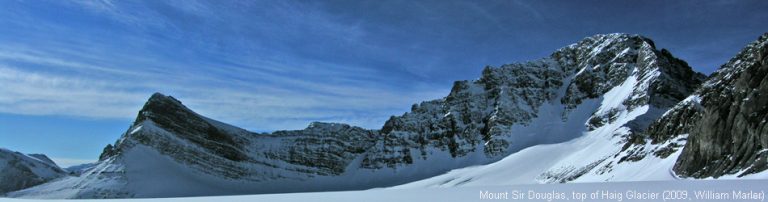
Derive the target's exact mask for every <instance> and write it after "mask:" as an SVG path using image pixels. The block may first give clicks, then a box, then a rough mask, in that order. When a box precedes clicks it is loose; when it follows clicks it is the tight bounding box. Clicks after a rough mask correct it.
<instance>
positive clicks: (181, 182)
mask: <svg viewBox="0 0 768 202" xmlns="http://www.w3.org/2000/svg"><path fill="white" fill-rule="evenodd" d="M761 39H762V38H761ZM764 49H765V48H763V49H761V50H764ZM763 53H764V52H761V53H755V54H752V55H753V56H744V58H749V57H752V58H762V59H761V61H764V60H765V59H764V58H765V57H764V56H765V54H763ZM742 61H746V59H743V60H742ZM753 63H754V62H753ZM760 64H765V63H764V62H762V63H760ZM753 66H754V65H753ZM728 68H730V67H728V65H726V66H724V67H723V69H728ZM746 69H755V68H752V67H750V68H746ZM750 71H751V70H750ZM760 71H762V70H760ZM760 71H758V70H754V71H752V72H758V73H757V75H760V74H759V72H760ZM721 72H727V71H726V70H721V71H719V72H718V75H715V76H713V77H711V78H710V80H708V81H707V84H705V87H703V88H700V86H701V84H702V82H704V81H705V79H706V76H704V75H702V74H700V73H696V72H694V71H693V70H691V68H690V67H689V66H688V65H687V63H685V62H684V61H682V60H680V59H677V58H675V57H674V56H672V54H671V53H669V51H667V50H664V49H662V50H657V49H656V47H655V44H654V43H653V41H651V40H650V39H648V38H645V37H642V36H638V35H629V34H606V35H595V36H591V37H587V38H585V39H583V40H581V41H579V42H577V43H575V44H572V45H569V46H566V47H564V48H561V49H559V50H557V51H555V52H554V53H553V54H552V55H551V56H549V57H547V58H543V59H539V60H535V61H530V62H525V63H515V64H509V65H503V66H501V67H486V68H485V69H484V70H483V71H482V75H481V77H480V78H479V79H477V80H473V81H457V82H455V83H454V86H453V88H452V90H451V92H450V94H449V95H448V96H446V97H445V98H442V99H437V100H432V101H426V102H422V103H419V104H415V105H413V106H412V110H411V111H410V112H407V113H405V114H403V115H401V116H393V117H391V118H390V119H389V120H388V121H387V122H386V123H385V124H384V126H383V127H382V128H381V130H367V129H363V128H359V127H354V126H349V125H346V124H338V123H319V122H315V123H312V124H310V125H309V126H308V127H307V128H306V129H303V130H294V131H277V132H274V133H261V134H259V133H253V132H249V131H246V130H243V129H240V128H237V127H234V126H230V125H227V124H224V123H221V122H218V121H215V120H212V119H209V118H206V117H204V116H202V115H199V114H197V113H195V112H194V111H192V110H190V109H189V108H187V107H186V106H184V105H183V104H182V102H181V101H179V100H176V99H175V98H173V97H170V96H165V95H162V94H159V93H156V94H154V95H152V96H151V97H150V99H149V100H148V101H147V103H146V104H145V105H144V107H143V108H142V109H141V110H140V111H139V114H138V116H137V117H136V120H135V121H134V123H133V124H132V125H131V127H130V128H129V129H128V130H127V131H126V132H125V133H124V134H123V136H122V137H121V138H120V139H119V140H117V142H116V143H115V144H113V145H108V146H107V147H106V148H105V149H104V152H103V153H102V154H101V156H100V161H99V162H98V163H97V164H96V165H94V166H93V168H90V169H87V170H85V171H84V172H82V173H81V174H80V175H79V176H67V177H64V178H62V179H60V180H56V181H53V182H50V183H46V184H43V185H39V186H35V187H32V188H29V189H25V190H21V191H16V192H12V193H9V194H8V195H9V196H11V197H31V198H123V197H175V196H204V195H228V194H257V193H282V192H303V191H331V190H359V189H367V188H373V187H386V186H393V185H399V184H404V183H409V182H414V181H417V180H422V179H426V180H422V181H418V182H414V183H411V184H408V185H405V186H462V185H468V184H486V185H487V184H494V183H502V184H519V183H553V182H571V181H611V180H642V179H674V178H675V177H677V176H676V174H675V173H672V172H671V170H670V169H671V168H672V166H673V164H674V163H675V160H676V159H677V162H678V164H679V165H680V166H676V167H675V168H676V169H675V171H678V173H679V174H680V175H682V176H683V177H687V176H691V177H707V176H718V175H716V174H717V172H708V173H702V174H698V175H696V174H690V173H688V172H686V169H688V166H694V167H695V166H702V165H703V166H718V165H719V164H717V163H714V164H713V163H711V162H708V161H706V160H704V159H702V158H698V157H697V156H701V154H695V153H704V154H706V155H711V153H712V152H711V151H712V150H711V149H710V148H707V149H709V150H701V149H692V151H688V150H691V149H689V148H688V147H689V146H685V149H683V151H682V153H683V154H682V155H681V150H680V148H683V146H684V145H688V144H693V143H691V142H698V141H710V142H711V140H712V139H713V138H711V137H707V135H699V133H693V132H691V133H690V135H686V134H687V132H684V131H686V130H688V129H690V127H691V125H690V124H687V123H688V121H690V120H692V119H690V118H688V116H692V117H699V116H700V115H695V114H697V113H698V112H693V111H691V110H687V111H686V110H684V109H687V108H690V107H685V106H687V103H692V102H697V103H698V102H699V101H698V100H697V98H696V95H703V94H702V92H705V91H706V90H702V89H707V88H708V87H707V85H715V84H717V85H725V84H720V83H717V82H716V81H714V79H717V78H719V75H720V74H726V73H721ZM732 75H733V76H742V75H746V74H740V75H735V74H732ZM764 75H765V74H762V76H764ZM729 78H730V77H729ZM760 78H762V77H760ZM750 81H751V80H750ZM747 83H749V84H750V85H751V84H752V83H751V82H747ZM758 83H759V82H758ZM727 86H728V87H729V86H734V85H727ZM735 86H738V85H735ZM748 86H749V85H748ZM744 88H747V87H744ZM696 89H699V90H698V91H696ZM754 91H755V92H756V93H757V94H759V93H760V92H765V91H764V90H759V89H758V90H754ZM694 92H697V93H698V94H694V95H693V96H692V93H694ZM739 92H741V91H739ZM718 93H719V92H718ZM713 95H714V94H713ZM722 95H725V96H731V95H730V94H727V93H726V94H722ZM699 97H701V96H699ZM704 97H706V96H704ZM222 99H226V98H222ZM731 101H733V100H731ZM719 103H720V102H719ZM700 105H705V104H703V103H702V104H700ZM750 106H751V105H750ZM755 106H758V108H759V106H761V105H755ZM762 106H765V105H762ZM694 107H699V105H694ZM704 108H706V107H704ZM758 108H755V107H752V108H744V110H745V112H744V113H743V114H750V113H749V112H760V111H759V110H758ZM759 109H762V108H759ZM694 110H698V108H696V109H694ZM755 110H758V111H755ZM691 114H693V115H691ZM760 115H762V117H764V115H765V113H762V114H760ZM701 117H706V116H704V115H701ZM749 120H752V119H749ZM716 122H717V121H716ZM720 122H722V121H720ZM718 123H719V122H718ZM750 123H751V122H750ZM665 124H668V125H665ZM669 124H672V125H669ZM675 124H677V125H675ZM697 124H698V123H697ZM678 125H679V126H678ZM686 127H688V128H686ZM713 127H717V126H713ZM761 127H762V126H761ZM750 130H754V128H753V129H750ZM763 131H764V130H763ZM718 134H719V133H718ZM756 134H762V136H763V137H764V136H765V135H764V134H765V133H764V132H762V131H757V132H756ZM699 136H700V137H699ZM720 136H722V135H720ZM751 136H755V135H751ZM751 136H750V137H751ZM757 136H760V135H757ZM688 137H690V141H688V139H687V138H688ZM698 138H701V139H700V140H697V139H698ZM718 138H719V139H718ZM718 138H714V139H717V140H718V141H719V140H720V139H722V138H723V137H719V136H718ZM729 138H730V136H729ZM763 139H765V138H763ZM763 139H759V140H763ZM734 140H743V139H742V138H736V139H734ZM753 140H755V139H748V140H747V141H745V142H750V141H753ZM729 141H730V140H729ZM757 142H759V141H753V142H752V143H751V145H753V146H750V147H749V148H750V149H749V150H748V151H749V152H746V153H744V152H740V153H738V152H737V153H738V154H747V155H748V156H749V155H751V156H755V155H757V154H760V155H762V153H761V152H762V150H754V148H757V147H756V146H754V145H757ZM716 143H717V144H726V143H724V142H723V141H719V142H716ZM702 144H704V143H702ZM707 144H708V143H707ZM705 145H706V144H705ZM691 147H695V146H691ZM728 148H730V147H728ZM739 148H741V147H739ZM760 148H764V147H760ZM715 150H716V151H722V150H718V149H715ZM742 150H743V149H738V148H737V149H735V150H734V151H742ZM750 152H752V153H750ZM689 153H691V154H689ZM753 153H754V154H753ZM678 156H680V158H679V159H678V158H677V157H678ZM688 156H693V157H692V158H693V160H683V159H687V158H689V157H688ZM715 156H716V157H721V156H722V155H720V156H718V155H715ZM705 159H712V158H709V157H707V158H705ZM691 162H693V163H691ZM751 162H752V163H746V164H743V165H758V164H755V163H754V162H758V163H759V162H760V160H759V159H758V160H754V161H751ZM763 162H764V158H763ZM484 164H487V165H484ZM710 164H712V165H710ZM476 165H482V166H476ZM468 166H475V167H470V168H465V167H468ZM461 168H463V169H461ZM745 168H747V166H740V167H729V169H731V170H733V169H736V170H743V169H745ZM750 168H752V169H753V170H755V172H758V171H762V170H764V168H763V169H762V170H761V169H756V168H759V167H755V166H752V167H750ZM454 169H458V170H454ZM451 170H453V171H451ZM731 170H729V172H732V171H731ZM449 171H450V172H449ZM490 171H496V172H490ZM446 172H448V173H447V174H444V173H446ZM499 173H506V174H502V175H499ZM509 173H515V174H514V175H509ZM441 174H443V175H441ZM427 178H429V179H427Z"/></svg>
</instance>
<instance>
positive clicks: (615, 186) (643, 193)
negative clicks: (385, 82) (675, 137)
mask: <svg viewBox="0 0 768 202" xmlns="http://www.w3.org/2000/svg"><path fill="white" fill-rule="evenodd" d="M507 174H509V176H511V175H513V174H514V173H507ZM766 189H768V180H710V181H690V180H680V181H643V182H608V183H579V184H537V185H507V186H492V185H486V186H472V187H452V188H439V189H432V188H414V189H373V190H365V191H341V192H311V193H290V194H259V195H239V196H213V197H182V198H159V199H103V200H99V201H102V202H138V201H141V202H155V201H161V202H209V201H227V202H253V201H280V202H294V201H295V202H305V201H333V202H357V201H366V202H391V201H418V202H423V201H440V202H454V201H456V202H466V201H489V200H498V201H508V200H514V201H637V202H641V201H665V199H667V200H666V201H668V200H671V199H670V198H672V199H677V198H678V197H679V199H678V200H683V201H712V202H715V201H761V200H764V198H765V194H764V193H765V190H766ZM484 192H487V193H491V194H492V195H491V196H495V197H499V198H500V199H489V198H490V197H488V196H489V195H485V196H486V198H485V199H482V198H481V197H482V195H481V194H478V193H484ZM670 192H672V193H680V194H678V195H671V194H670ZM499 193H500V194H499ZM505 193H506V194H505ZM574 193H576V194H574ZM591 193H599V194H598V195H594V196H595V197H596V198H591V197H592V195H591ZM682 193H685V195H683V194H682ZM708 193H709V194H708ZM712 193H717V194H720V193H725V195H726V196H727V198H720V196H718V197H715V196H714V195H713V194H712ZM736 197H739V198H736ZM505 198H506V199H505ZM1 201H7V202H52V201H53V202H56V201H64V202H92V201H94V200H89V199H80V200H76V199H75V200H47V199H46V200H34V199H32V200H30V199H2V200H1Z"/></svg>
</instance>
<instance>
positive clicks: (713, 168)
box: [667, 33, 768, 178]
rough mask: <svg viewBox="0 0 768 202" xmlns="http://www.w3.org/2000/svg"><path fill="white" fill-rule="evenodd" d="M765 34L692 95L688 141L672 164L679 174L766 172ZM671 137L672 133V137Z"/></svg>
mask: <svg viewBox="0 0 768 202" xmlns="http://www.w3.org/2000/svg"><path fill="white" fill-rule="evenodd" d="M766 56H768V33H767V34H764V35H763V36H761V37H760V38H759V39H758V40H757V41H755V42H753V43H751V44H749V45H748V46H747V47H746V48H744V49H743V50H742V51H741V52H740V53H739V54H738V55H736V57H734V58H732V59H731V60H730V61H729V62H728V63H726V64H725V65H723V66H722V67H721V69H720V70H718V71H717V72H716V73H715V74H714V75H713V76H712V77H711V78H710V79H709V81H708V82H706V83H705V84H704V86H703V87H702V88H701V89H700V90H699V91H698V92H697V94H698V95H699V96H700V97H701V109H700V110H697V111H696V113H692V112H686V111H684V110H680V111H681V112H674V113H677V114H690V115H688V116H687V117H686V118H687V119H689V120H686V121H685V122H686V125H688V124H689V123H690V120H695V125H694V126H693V127H683V128H681V129H679V131H667V132H677V133H682V132H685V131H689V132H690V135H689V141H688V142H687V144H686V145H685V148H684V149H683V152H682V154H681V155H680V157H679V158H678V160H677V163H676V164H675V168H674V170H675V172H677V173H678V174H679V175H681V176H688V177H696V178H704V177H710V176H711V177H719V176H722V175H725V174H736V173H738V172H739V171H744V172H743V173H741V175H745V174H750V173H755V172H759V171H763V170H765V169H766V168H768V164H766V157H768V153H767V152H765V150H764V149H766V148H768V124H766V122H767V121H768V120H767V119H766V118H768V77H766V76H767V75H768V57H766ZM672 134H674V133H672Z"/></svg>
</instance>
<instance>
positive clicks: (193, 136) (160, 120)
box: [134, 93, 248, 161]
mask: <svg viewBox="0 0 768 202" xmlns="http://www.w3.org/2000/svg"><path fill="white" fill-rule="evenodd" d="M147 119H149V120H151V121H153V122H154V123H155V124H157V126H159V127H161V128H163V129H165V130H168V131H169V132H172V133H174V134H178V135H179V136H178V137H180V138H183V139H186V140H188V141H190V142H192V143H194V144H198V145H201V146H202V147H203V148H206V149H207V150H208V152H211V153H213V154H216V155H218V156H221V157H224V158H226V159H229V160H232V161H243V160H246V159H247V158H248V156H247V155H245V154H244V152H243V151H242V150H243V149H242V148H241V146H240V145H241V144H239V143H241V142H242V141H243V140H239V141H238V140H236V139H235V138H236V137H234V136H232V135H230V134H227V133H226V132H224V131H221V130H220V129H219V128H217V127H215V126H213V125H211V123H209V122H208V121H206V120H203V118H202V117H201V116H200V115H197V114H196V113H194V112H192V111H191V110H189V109H187V108H186V107H185V106H184V105H182V104H181V102H180V101H178V100H176V99H175V98H173V97H170V96H164V95H162V94H159V93H157V94H154V95H152V97H150V98H149V101H147V103H146V104H144V107H143V108H142V109H141V111H139V116H137V117H136V121H134V122H135V123H141V122H142V121H144V120H147Z"/></svg>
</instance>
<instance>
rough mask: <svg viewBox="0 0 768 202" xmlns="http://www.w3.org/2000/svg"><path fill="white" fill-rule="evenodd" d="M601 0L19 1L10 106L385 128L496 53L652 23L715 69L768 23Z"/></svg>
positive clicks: (6, 103) (500, 59)
mask: <svg viewBox="0 0 768 202" xmlns="http://www.w3.org/2000/svg"><path fill="white" fill-rule="evenodd" d="M592 3H593V4H591V5H584V3H582V2H579V3H575V2H568V1H564V2H556V3H552V2H539V1H485V2H472V1H346V2H344V1H319V2H306V1H202V0H200V1H198V0H184V1H177V0H161V1H111V0H101V1H55V2H47V3H40V2H7V3H6V5H4V6H2V7H0V13H2V15H3V17H2V18H0V27H1V28H0V29H2V30H0V31H2V33H3V34H2V35H0V43H1V44H3V45H0V71H2V73H3V75H0V79H1V80H0V85H3V86H4V87H6V88H2V89H0V93H2V94H0V112H3V113H13V114H34V115H66V116H85V117H93V118H119V119H130V118H132V116H134V115H135V113H136V111H137V110H138V108H140V107H141V104H142V103H143V102H144V101H145V99H146V98H147V97H148V96H149V95H150V94H151V93H153V92H158V91H159V92H163V93H166V94H170V95H173V96H175V97H178V98H179V99H180V100H182V101H184V103H185V104H187V105H188V106H190V107H191V108H193V109H194V110H196V111H199V112H200V113H201V114H204V115H208V116H210V117H211V118H215V119H221V120H223V121H225V122H230V123H233V124H235V125H239V126H244V127H246V128H248V129H253V130H264V131H269V130H276V129H297V128H301V127H304V126H305V125H306V123H307V122H309V121H342V122H347V123H352V124H355V125H361V126H364V127H368V128H378V127H380V126H381V124H382V123H383V121H384V120H385V119H386V118H387V117H389V116H390V115H397V114H401V113H402V112H404V111H407V109H408V107H409V106H410V104H412V103H415V102H419V101H423V100H430V99H435V98H439V97H442V96H444V95H445V94H447V93H448V89H449V88H450V85H451V82H452V81H453V80H461V79H473V78H476V77H477V76H478V75H479V72H480V70H481V68H482V67H483V66H485V65H496V66H498V65H501V64H504V63H510V62H520V61H526V60H531V59H536V58H539V57H545V56H547V54H548V53H550V52H551V51H552V50H555V49H557V48H559V47H562V46H564V45H567V44H568V43H573V42H575V41H577V40H579V39H581V38H583V37H585V36H589V35H592V34H596V33H606V32H631V33H639V34H648V35H650V36H649V37H651V38H654V39H656V40H657V43H656V44H657V45H659V46H660V47H668V48H669V49H670V50H671V51H672V52H673V53H674V54H676V55H679V56H689V57H690V58H692V59H696V60H692V61H691V64H692V65H693V66H694V68H698V69H699V70H701V71H704V72H711V71H713V69H714V68H715V66H717V65H719V64H721V63H722V62H724V61H725V60H727V59H728V57H730V55H731V54H732V52H735V51H736V50H738V48H740V47H741V46H743V44H744V43H745V42H747V41H749V40H752V39H753V38H754V37H755V36H757V35H759V34H760V33H759V32H757V31H754V29H755V27H764V26H759V25H764V21H762V24H761V21H756V20H754V19H763V18H764V17H765V15H764V14H761V13H760V12H746V11H742V10H749V9H751V8H754V9H757V10H760V9H759V8H764V7H765V3H760V2H759V1H747V2H746V3H741V4H727V5H720V4H717V3H712V2H693V3H691V2H685V1H683V2H648V3H646V4H642V5H634V6H627V3H626V2H621V1H617V2H592ZM691 5H696V7H695V8H697V9H693V10H685V9H681V8H687V7H689V6H691ZM732 11H734V12H732ZM735 11H739V12H735ZM649 13H654V14H653V15H650V14H649ZM700 13H711V15H699V14H700ZM730 15H738V19H732V18H728V16H730ZM606 16H610V17H606ZM691 16H694V17H696V18H702V19H701V20H697V19H691V18H692V17H691ZM710 16H711V17H710ZM708 18H712V19H708ZM680 19H682V20H680ZM630 22H631V23H630ZM694 25H695V26H694ZM670 27H675V28H677V29H676V31H675V32H671V31H669V30H670V29H669V28H670ZM717 27H727V28H728V29H714V28H717ZM723 30H726V31H723ZM727 30H731V31H727ZM736 35H738V36H736ZM708 39H717V40H710V41H715V42H712V43H706V42H702V41H703V40H708ZM729 40H730V41H729ZM697 44H702V45H698V46H697ZM724 45H727V46H726V47H723V46H724ZM712 50H717V51H712ZM717 52H723V53H720V54H719V55H716V54H718V53H717ZM703 53H707V54H710V53H711V54H712V55H711V56H710V55H707V58H705V59H707V60H703V59H702V58H701V57H700V56H699V57H697V55H704V54H703ZM683 59H688V58H685V57H684V58H683ZM718 61H722V62H718Z"/></svg>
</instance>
